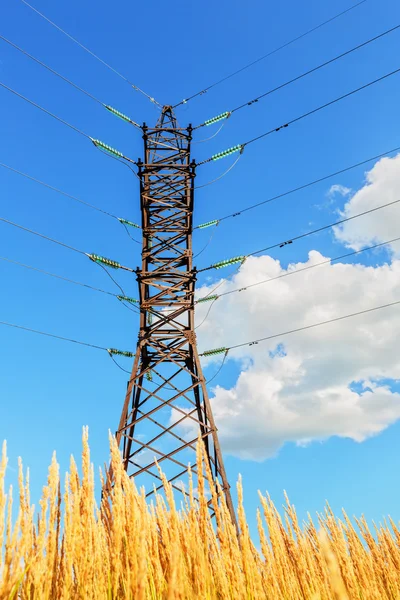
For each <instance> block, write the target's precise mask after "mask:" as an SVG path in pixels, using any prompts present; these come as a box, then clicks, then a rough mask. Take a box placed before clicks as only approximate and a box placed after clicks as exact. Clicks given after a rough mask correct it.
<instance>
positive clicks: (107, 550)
mask: <svg viewBox="0 0 400 600" xmlns="http://www.w3.org/2000/svg"><path fill="white" fill-rule="evenodd" d="M111 453H112V460H113V470H114V474H115V486H114V488H113V492H112V503H111V506H112V508H111V510H108V509H106V507H105V506H103V507H100V508H99V507H98V506H97V505H96V501H95V495H94V475H93V468H92V466H91V464H90V455H89V447H88V440H87V432H86V431H84V436H83V455H82V457H83V460H82V478H80V477H79V475H78V470H77V467H76V464H75V463H74V462H73V461H72V462H71V468H70V473H69V474H68V475H67V477H66V483H65V490H64V493H63V495H62V493H61V490H60V480H59V473H58V465H57V463H56V460H55V458H54V459H53V461H52V464H51V466H50V469H49V476H48V483H47V486H46V487H45V488H44V490H43V495H42V499H41V501H40V511H39V517H38V519H37V522H36V519H35V518H34V509H33V507H31V505H30V499H29V481H28V480H27V479H26V478H25V479H24V477H23V473H22V467H21V465H20V474H19V502H18V504H19V508H18V511H17V512H18V515H17V516H16V519H15V520H14V522H13V523H12V520H11V509H12V504H13V500H12V494H11V491H10V492H9V493H8V495H7V496H6V495H5V492H4V476H5V470H6V464H7V461H6V453H5V447H4V450H3V457H2V462H1V465H0V552H1V560H0V599H1V600H3V599H4V600H5V599H7V600H8V599H17V598H20V599H23V600H28V599H29V600H47V599H60V600H75V599H76V600H78V599H93V600H94V599H96V600H102V599H104V600H111V599H113V600H115V599H117V598H121V599H122V598H129V599H132V600H133V599H134V600H150V599H166V600H173V599H174V600H175V599H180V600H184V599H185V600H186V599H188V600H189V599H190V600H194V599H207V600H211V599H217V598H218V599H221V600H226V599H232V600H241V599H243V600H250V599H258V598H268V599H271V600H272V599H273V600H279V599H285V600H286V599H287V600H289V599H290V600H292V599H293V600H297V599H310V600H326V599H331V598H332V599H337V600H339V599H340V600H345V599H356V598H357V600H364V599H376V600H382V599H389V598H390V599H395V598H400V570H399V567H400V531H399V529H397V527H396V526H395V524H394V523H393V522H392V521H390V525H391V528H392V529H389V526H388V524H387V523H386V522H385V524H384V526H383V527H379V528H377V529H376V531H375V537H374V536H372V534H371V533H370V531H369V530H368V527H367V524H366V522H365V521H364V520H363V519H360V520H358V521H357V527H358V529H359V533H357V531H356V529H355V528H354V527H353V525H352V523H351V522H350V520H349V519H348V517H347V516H346V514H344V516H343V518H342V519H338V518H336V517H335V516H334V515H333V514H332V511H331V510H330V508H329V506H328V507H327V508H326V510H325V514H324V515H322V516H319V517H318V529H319V531H317V527H316V526H315V525H314V523H313V522H312V520H311V518H310V517H309V520H308V521H307V523H304V524H303V526H302V527H300V525H299V523H298V520H297V517H296V513H295V510H294V508H293V507H292V506H291V505H290V503H289V501H288V500H287V505H286V508H285V517H284V519H282V518H281V517H280V515H279V513H278V511H277V510H276V508H275V506H274V505H273V503H272V502H271V500H270V499H269V498H268V497H263V496H261V495H260V502H261V507H262V510H261V512H259V513H258V515H257V517H258V531H259V537H260V547H261V553H260V552H259V551H258V550H257V549H256V548H255V546H254V543H253V541H252V540H251V538H250V535H249V531H248V526H247V523H246V516H245V512H244V508H243V501H242V488H241V484H240V482H239V485H238V491H239V506H238V519H239V525H240V544H239V543H238V541H237V537H236V534H235V531H234V529H233V527H232V525H231V523H230V520H229V515H228V512H227V510H226V507H225V506H224V505H222V506H219V507H218V506H215V508H216V517H217V518H216V522H217V527H216V531H215V528H214V527H213V525H212V523H211V521H210V518H209V513H208V509H207V506H206V500H205V497H204V494H202V490H203V491H204V485H205V484H206V482H204V481H202V480H200V481H199V497H200V499H201V501H200V505H199V506H197V505H195V502H194V501H193V497H192V491H191V490H190V491H189V494H188V498H187V501H186V506H185V508H184V509H183V510H180V511H178V510H177V509H176V507H175V504H174V497H173V494H172V491H171V490H170V488H169V487H168V485H167V484H165V495H166V498H167V501H164V500H163V498H162V497H161V496H158V497H157V499H156V502H155V504H154V506H149V505H148V504H147V503H146V501H145V498H144V496H143V494H141V493H139V492H138V491H137V490H136V489H135V487H134V485H133V484H132V482H131V481H130V480H129V479H128V478H127V476H126V474H125V473H124V472H123V470H122V469H121V466H120V461H119V454H118V449H117V448H116V447H115V446H114V445H113V443H112V444H111ZM197 459H198V463H199V465H200V463H201V462H202V461H203V456H202V455H201V446H200V445H199V448H198V457H197ZM203 462H204V461H203ZM198 470H199V472H201V468H199V469H198ZM210 488H211V489H212V485H210ZM214 501H215V498H214ZM267 531H268V536H267V533H266V532H267Z"/></svg>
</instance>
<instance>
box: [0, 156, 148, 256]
mask: <svg viewBox="0 0 400 600" xmlns="http://www.w3.org/2000/svg"><path fill="white" fill-rule="evenodd" d="M121 163H122V164H124V165H126V163H124V162H123V161H121ZM126 166H128V165H126ZM0 167H3V168H5V169H8V170H9V171H12V172H13V173H17V174H18V175H22V177H26V178H27V179H30V180H31V181H34V182H35V183H39V184H40V185H43V186H44V187H46V188H48V189H49V190H52V191H53V192H57V194H61V195H62V196H65V197H66V198H70V199H71V200H75V202H79V203H80V204H83V205H84V206H87V207H88V208H92V209H93V210H96V211H98V212H100V213H102V214H104V215H106V216H108V217H111V218H112V219H116V220H117V221H119V223H121V224H122V225H124V227H125V226H126V225H129V226H130V227H133V228H136V229H141V227H140V225H137V224H136V223H133V222H132V221H128V220H127V219H123V218H122V217H117V215H114V214H113V213H110V212H108V211H107V210H104V209H103V208H99V207H98V206H94V204H91V203H90V202H86V201H85V200H81V198H77V197H76V196H73V195H72V194H69V193H68V192H64V191H62V190H59V189H58V188H56V187H54V186H52V185H50V184H49V183H45V182H44V181H40V179H36V178H35V177H32V176H31V175H28V174H27V173H23V172H22V171H19V170H18V169H14V168H13V167H10V166H9V165H6V164H4V163H2V162H0ZM131 239H132V240H133V241H134V242H136V243H138V244H140V243H141V242H139V241H138V240H135V239H134V238H131Z"/></svg>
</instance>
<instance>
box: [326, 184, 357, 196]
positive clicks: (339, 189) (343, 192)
mask: <svg viewBox="0 0 400 600" xmlns="http://www.w3.org/2000/svg"><path fill="white" fill-rule="evenodd" d="M350 192H351V188H348V187H345V186H344V185H340V184H338V183H335V184H334V185H331V187H330V188H329V190H328V191H327V193H326V195H327V196H328V198H333V197H334V196H335V195H336V194H339V195H340V196H348V195H349V194H350Z"/></svg>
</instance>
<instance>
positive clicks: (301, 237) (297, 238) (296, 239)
mask: <svg viewBox="0 0 400 600" xmlns="http://www.w3.org/2000/svg"><path fill="white" fill-rule="evenodd" d="M399 202H400V199H398V200H393V201H391V202H386V203H385V204H381V205H380V206H375V207H374V208H369V209H368V210H365V211H363V212H360V213H357V214H356V215H352V216H350V217H345V218H344V219H340V220H339V221H335V222H334V223H329V224H328V225H323V226H322V227H318V228H316V229H312V230H311V231H307V232H306V233H301V234H299V235H297V236H294V237H292V238H287V239H286V240H283V241H281V242H277V243H275V244H271V245H270V246H266V247H265V248H261V249H259V250H255V251H254V252H249V253H248V254H246V255H245V258H248V257H249V256H255V255H257V254H261V252H267V251H268V250H273V249H274V248H283V247H284V246H286V245H287V244H291V243H293V242H295V241H298V240H301V239H304V238H306V237H308V236H310V235H314V234H316V233H320V232H321V231H325V230H327V229H331V228H332V227H336V226H337V225H342V224H343V223H347V222H348V221H353V220H354V219H358V218H359V217H363V216H364V215H368V214H371V213H373V212H376V211H377V210H381V209H382V208H387V207H388V206H394V205H395V204H398V203H399ZM213 268H214V265H210V266H209V267H206V268H204V269H198V273H201V272H203V271H209V270H210V269H213ZM239 268H240V267H239Z"/></svg>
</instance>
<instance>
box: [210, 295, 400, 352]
mask: <svg viewBox="0 0 400 600" xmlns="http://www.w3.org/2000/svg"><path fill="white" fill-rule="evenodd" d="M399 304H400V300H396V301H395V302H388V303H387V304H382V305H380V306H374V307H372V308H367V309H365V310H359V311H357V312H354V313H350V314H348V315H342V316H340V317H334V318H333V319H327V320H326V321H320V322H319V323H312V324H311V325H304V327H297V328H296V329H289V330H287V331H282V332H281V333H274V334H273V335H268V336H266V337H262V338H258V339H256V340H252V341H250V342H243V343H241V344H235V345H234V346H224V347H221V348H215V349H213V350H206V351H204V352H202V353H201V354H199V356H215V355H217V354H225V355H226V354H227V353H228V352H229V351H230V350H234V349H235V348H242V347H243V346H255V345H257V344H259V343H260V342H266V341H267V340H273V339H275V338H278V337H283V336H285V335H290V334H291V333H298V332H300V331H306V330H307V329H313V328H315V327H320V326H321V325H327V324H328V323H336V322H338V321H343V320H344V319H350V318H352V317H357V316H358V315H365V314H367V313H371V312H374V311H377V310H382V309H384V308H389V307H391V306H397V305H399Z"/></svg>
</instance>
